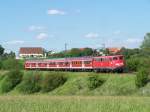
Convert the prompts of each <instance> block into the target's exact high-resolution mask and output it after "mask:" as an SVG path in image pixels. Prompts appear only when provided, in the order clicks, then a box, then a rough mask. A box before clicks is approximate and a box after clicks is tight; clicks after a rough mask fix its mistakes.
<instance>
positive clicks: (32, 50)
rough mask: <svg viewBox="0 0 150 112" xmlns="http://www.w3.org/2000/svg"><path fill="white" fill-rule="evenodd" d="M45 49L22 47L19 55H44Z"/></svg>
mask: <svg viewBox="0 0 150 112" xmlns="http://www.w3.org/2000/svg"><path fill="white" fill-rule="evenodd" d="M43 53H44V49H43V48H41V47H21V48H20V51H19V54H43Z"/></svg>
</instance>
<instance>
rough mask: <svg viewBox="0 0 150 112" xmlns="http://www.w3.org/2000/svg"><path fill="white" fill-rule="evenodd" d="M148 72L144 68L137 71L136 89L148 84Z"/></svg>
mask: <svg viewBox="0 0 150 112" xmlns="http://www.w3.org/2000/svg"><path fill="white" fill-rule="evenodd" d="M148 74H149V72H148V70H147V69H146V68H141V69H139V71H138V73H137V74H136V80H135V83H136V86H137V87H138V88H141V87H144V86H145V85H146V84H147V82H148Z"/></svg>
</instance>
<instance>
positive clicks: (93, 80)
mask: <svg viewBox="0 0 150 112" xmlns="http://www.w3.org/2000/svg"><path fill="white" fill-rule="evenodd" d="M103 83H104V80H103V79H99V78H98V76H96V75H94V76H89V77H88V88H89V89H90V90H93V89H96V88H97V87H99V86H101V85H102V84H103Z"/></svg>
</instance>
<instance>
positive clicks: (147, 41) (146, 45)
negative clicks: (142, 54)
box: [141, 33, 150, 49]
mask: <svg viewBox="0 0 150 112" xmlns="http://www.w3.org/2000/svg"><path fill="white" fill-rule="evenodd" d="M141 48H142V49H150V33H147V34H146V35H145V37H144V41H143V42H142V45H141Z"/></svg>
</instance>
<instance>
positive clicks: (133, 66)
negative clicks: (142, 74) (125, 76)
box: [126, 58, 140, 71]
mask: <svg viewBox="0 0 150 112" xmlns="http://www.w3.org/2000/svg"><path fill="white" fill-rule="evenodd" d="M126 64H127V65H126V67H127V70H128V71H137V70H138V66H139V64H140V61H139V59H137V58H131V59H129V60H127V62H126Z"/></svg>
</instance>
